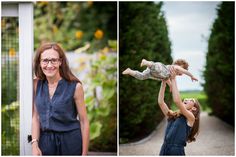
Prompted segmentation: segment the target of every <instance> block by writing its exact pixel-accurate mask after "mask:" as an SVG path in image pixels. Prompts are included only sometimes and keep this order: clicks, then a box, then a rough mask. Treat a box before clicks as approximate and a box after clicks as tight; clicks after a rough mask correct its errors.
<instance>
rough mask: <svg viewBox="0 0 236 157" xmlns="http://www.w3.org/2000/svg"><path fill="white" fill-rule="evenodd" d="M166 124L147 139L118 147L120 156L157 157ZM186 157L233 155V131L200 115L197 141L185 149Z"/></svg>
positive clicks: (229, 127) (211, 118) (220, 122)
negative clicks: (151, 156) (144, 156)
mask: <svg viewBox="0 0 236 157" xmlns="http://www.w3.org/2000/svg"><path fill="white" fill-rule="evenodd" d="M165 127H166V122H165V121H163V122H162V123H161V124H160V125H159V126H158V127H157V128H156V130H155V131H154V132H153V133H152V134H151V135H149V136H148V137H147V138H145V139H143V140H141V141H138V142H135V143H129V144H122V145H120V146H119V154H120V155H158V154H159V151H160V148H161V145H162V143H163V137H164V131H165ZM185 152H186V155H234V130H233V128H232V127H231V126H229V125H228V124H226V123H225V122H223V121H221V120H220V119H218V118H216V117H214V116H208V115H207V113H205V112H203V113H201V122H200V134H199V136H198V137H197V141H196V142H193V143H189V144H188V145H187V147H185Z"/></svg>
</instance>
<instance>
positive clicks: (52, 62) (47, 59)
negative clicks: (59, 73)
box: [41, 58, 61, 65]
mask: <svg viewBox="0 0 236 157" xmlns="http://www.w3.org/2000/svg"><path fill="white" fill-rule="evenodd" d="M60 60H61V59H60V58H51V59H49V58H45V59H41V63H42V64H43V65H48V63H49V62H51V64H53V65H56V64H58V62H59V61H60Z"/></svg>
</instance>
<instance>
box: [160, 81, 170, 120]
mask: <svg viewBox="0 0 236 157" xmlns="http://www.w3.org/2000/svg"><path fill="white" fill-rule="evenodd" d="M165 89H166V82H165V81H162V83H161V88H160V91H159V95H158V104H159V106H160V108H161V111H162V112H163V114H164V115H165V116H166V117H167V113H168V112H169V108H168V106H167V105H166V103H165V101H164V96H165Z"/></svg>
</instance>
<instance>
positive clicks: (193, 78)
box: [175, 66, 198, 81]
mask: <svg viewBox="0 0 236 157" xmlns="http://www.w3.org/2000/svg"><path fill="white" fill-rule="evenodd" d="M175 69H176V70H178V71H179V72H181V73H183V74H185V75H188V76H189V77H190V78H191V79H192V81H198V79H197V78H195V77H194V76H193V75H192V74H191V73H190V72H189V71H188V70H186V69H184V68H182V67H181V66H175Z"/></svg>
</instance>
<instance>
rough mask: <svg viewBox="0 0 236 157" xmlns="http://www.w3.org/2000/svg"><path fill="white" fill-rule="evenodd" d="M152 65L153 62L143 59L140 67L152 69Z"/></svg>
mask: <svg viewBox="0 0 236 157" xmlns="http://www.w3.org/2000/svg"><path fill="white" fill-rule="evenodd" d="M152 64H153V62H151V61H148V60H146V59H142V61H141V64H140V66H141V67H142V66H147V67H149V68H150V67H151V66H152Z"/></svg>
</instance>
